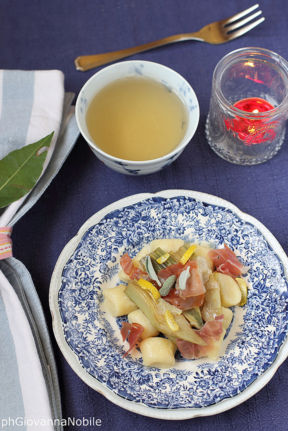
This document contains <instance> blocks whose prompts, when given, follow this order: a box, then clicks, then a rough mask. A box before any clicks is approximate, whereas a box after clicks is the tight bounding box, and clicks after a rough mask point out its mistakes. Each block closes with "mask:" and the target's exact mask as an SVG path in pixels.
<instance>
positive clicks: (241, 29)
mask: <svg viewBox="0 0 288 431" xmlns="http://www.w3.org/2000/svg"><path fill="white" fill-rule="evenodd" d="M258 7H259V4H255V5H254V6H251V7H249V8H248V9H245V10H243V11H242V12H239V13H236V14H235V15H233V16H231V17H230V18H227V19H225V20H223V26H224V27H225V29H226V31H227V33H228V34H229V36H231V37H232V38H233V39H234V38H236V37H239V36H242V35H243V34H244V33H247V32H248V31H250V30H252V28H254V27H256V26H257V25H259V24H261V22H263V21H264V20H265V18H264V17H263V16H262V17H261V18H259V19H257V20H256V21H253V22H252V20H254V19H255V18H256V17H257V16H259V15H261V14H262V10H258V11H257V12H255V13H253V14H252V15H249V16H247V17H246V18H244V19H241V18H243V17H245V16H246V15H248V14H250V13H251V12H252V11H254V10H255V9H257V8H258ZM247 23H250V24H248V25H245V24H247ZM236 30H237V31H236Z"/></svg>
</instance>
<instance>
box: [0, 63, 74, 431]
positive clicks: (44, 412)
mask: <svg viewBox="0 0 288 431" xmlns="http://www.w3.org/2000/svg"><path fill="white" fill-rule="evenodd" d="M72 99H73V95H71V94H65V92H64V76H63V73H62V72H60V71H57V70H52V71H12V70H4V71H0V159H2V158H3V157H5V156H6V155H7V154H8V153H9V152H11V151H13V150H15V149H18V148H21V147H22V146H24V145H28V144H31V143H33V142H36V141H37V140H39V139H41V138H43V137H44V136H46V135H48V134H49V133H51V132H52V131H54V136H53V141H52V143H51V145H50V148H49V152H48V155H47V159H46V161H45V166H44V169H43V172H42V176H41V178H40V179H39V181H38V183H37V184H36V186H35V187H34V189H33V190H32V191H31V192H30V193H29V194H28V195H27V196H25V197H24V198H21V199H19V201H17V202H14V203H13V204H11V205H10V206H9V207H7V208H5V209H4V210H3V209H2V210H0V227H4V226H13V225H14V224H15V223H16V222H17V220H19V218H20V217H22V216H23V215H24V214H25V213H26V212H27V211H28V210H29V208H31V207H32V206H33V205H34V203H35V202H36V201H37V200H38V199H39V197H40V196H41V195H42V194H43V192H44V191H45V189H46V188H47V187H48V185H49V184H50V182H51V181H52V179H53V178H54V176H55V175H56V174H57V172H58V171H59V169H60V168H61V166H62V164H63V163H64V161H65V159H66V157H67V156H68V154H69V152H70V151H71V149H72V147H73V145H74V143H75V141H76V138H77V136H78V129H77V126H76V122H75V118H74V111H73V109H72V108H71V102H72ZM0 343H1V344H0V345H1V348H0V382H1V385H0V427H1V426H2V428H3V429H4V427H5V426H7V424H9V426H7V428H8V429H9V430H14V429H15V430H19V424H21V427H20V429H22V430H27V431H32V430H33V431H34V430H35V431H36V430H40V429H41V430H45V431H52V430H54V429H59V430H60V429H61V426H60V425H59V426H58V425H57V424H58V423H61V402H60V392H59V385H58V378H57V372H56V366H55V361H54V357H53V351H52V348H51V343H50V339H49V333H48V330H47V327H46V323H45V318H44V314H43V311H42V307H41V304H40V301H39V298H38V295H37V293H36V290H35V287H34V285H33V281H32V279H31V276H30V274H29V272H28V270H27V269H26V268H25V266H24V265H23V264H22V263H21V262H19V261H17V260H16V259H15V258H8V259H5V260H1V261H0ZM55 419H58V421H55ZM3 425H4V426H3Z"/></svg>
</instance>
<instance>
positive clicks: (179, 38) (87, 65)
mask: <svg viewBox="0 0 288 431" xmlns="http://www.w3.org/2000/svg"><path fill="white" fill-rule="evenodd" d="M185 40H200V41H203V39H202V38H201V37H199V36H198V32H195V33H183V34H176V35H173V36H168V37H164V38H163V39H159V40H155V41H153V42H148V43H144V44H143V45H138V46H134V47H132V48H126V49H120V50H119V51H112V52H107V53H104V54H95V55H81V56H80V57H77V58H76V59H75V61H74V63H75V66H76V69H77V70H81V71H82V72H84V71H86V70H89V69H93V67H98V66H102V65H103V64H107V63H111V62H112V61H115V60H120V59H121V58H125V57H129V56H130V55H133V54H138V53H139V52H144V51H148V50H149V49H154V48H159V47H160V46H164V45H168V44H170V43H175V42H184V41H185Z"/></svg>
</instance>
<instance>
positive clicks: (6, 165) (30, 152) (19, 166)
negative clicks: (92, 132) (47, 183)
mask: <svg viewBox="0 0 288 431" xmlns="http://www.w3.org/2000/svg"><path fill="white" fill-rule="evenodd" d="M53 134H54V132H52V133H51V134H50V135H48V136H45V138H43V139H40V141H37V142H34V144H30V145H26V146H25V147H22V148H20V149H19V150H15V151H11V153H9V154H8V155H7V156H6V157H4V159H2V160H0V208H3V207H6V206H7V205H10V204H11V203H12V202H14V201H17V200H18V199H20V198H21V197H22V196H24V195H26V193H28V192H29V191H30V190H31V189H32V188H33V187H34V186H35V184H36V182H37V180H38V178H39V177H40V175H41V173H42V169H43V164H44V162H45V159H46V156H47V151H48V148H49V145H50V143H51V140H52V137H53Z"/></svg>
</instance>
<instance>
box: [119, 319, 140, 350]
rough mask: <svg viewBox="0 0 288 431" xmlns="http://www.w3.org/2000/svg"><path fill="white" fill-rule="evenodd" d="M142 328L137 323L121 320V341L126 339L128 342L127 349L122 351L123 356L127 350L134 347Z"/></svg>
mask: <svg viewBox="0 0 288 431" xmlns="http://www.w3.org/2000/svg"><path fill="white" fill-rule="evenodd" d="M143 331H144V328H143V326H142V325H140V324H139V323H128V322H122V328H121V330H120V332H121V335H122V339H123V341H125V340H127V341H128V343H129V349H128V350H127V352H125V353H124V355H123V357H125V356H127V355H128V353H129V352H131V350H132V349H133V347H135V346H136V345H137V344H138V342H139V341H140V339H141V335H142V332H143Z"/></svg>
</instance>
